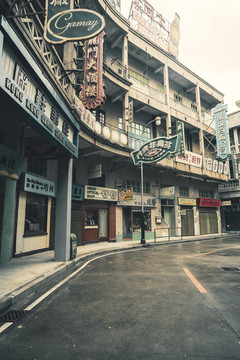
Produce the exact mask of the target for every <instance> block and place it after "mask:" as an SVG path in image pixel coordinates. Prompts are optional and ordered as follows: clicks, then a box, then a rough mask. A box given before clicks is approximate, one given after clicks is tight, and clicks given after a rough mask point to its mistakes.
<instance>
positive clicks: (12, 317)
mask: <svg viewBox="0 0 240 360" xmlns="http://www.w3.org/2000/svg"><path fill="white" fill-rule="evenodd" d="M26 313H27V311H25V310H9V311H7V312H6V313H5V314H3V315H0V322H15V321H18V320H19V319H20V318H22V317H23V316H24V315H25V314H26Z"/></svg>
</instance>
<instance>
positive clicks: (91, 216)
mask: <svg viewBox="0 0 240 360" xmlns="http://www.w3.org/2000/svg"><path fill="white" fill-rule="evenodd" d="M85 226H98V210H86V211H85Z"/></svg>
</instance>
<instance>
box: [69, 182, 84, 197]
mask: <svg viewBox="0 0 240 360" xmlns="http://www.w3.org/2000/svg"><path fill="white" fill-rule="evenodd" d="M83 198H84V187H83V186H77V185H73V186H72V200H77V201H83Z"/></svg>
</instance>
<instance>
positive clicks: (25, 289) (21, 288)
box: [0, 234, 239, 313]
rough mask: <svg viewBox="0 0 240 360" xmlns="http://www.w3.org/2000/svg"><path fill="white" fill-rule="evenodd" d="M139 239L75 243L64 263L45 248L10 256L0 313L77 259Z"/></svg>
mask: <svg viewBox="0 0 240 360" xmlns="http://www.w3.org/2000/svg"><path fill="white" fill-rule="evenodd" d="M236 236H239V235H237V234H234V235H230V234H224V235H219V234H216V235H214V234H213V235H202V236H197V237H196V236H192V237H191V236H188V237H184V238H183V239H182V240H180V238H179V237H176V238H175V239H174V238H173V239H172V238H171V241H170V242H169V241H168V239H167V238H162V239H161V241H158V242H157V243H154V241H153V240H148V241H147V242H146V243H147V244H146V245H154V246H158V245H167V244H172V243H179V242H189V241H199V240H209V239H217V238H221V237H224V238H225V237H227V238H231V237H236ZM142 247H143V246H142V245H141V243H140V241H133V240H129V241H122V242H117V243H108V242H100V243H96V244H88V245H84V246H78V248H77V256H76V258H75V259H73V260H70V261H66V262H56V261H54V251H53V250H51V251H45V252H42V253H37V254H34V255H28V256H23V257H19V258H13V259H12V260H11V261H9V262H8V263H5V264H0V313H2V312H4V311H5V310H7V309H8V308H10V307H11V306H14V305H15V304H16V303H17V302H18V301H19V300H21V299H22V298H24V297H26V296H27V295H29V294H32V293H34V292H36V291H37V290H39V289H40V288H41V287H43V286H44V285H46V284H47V283H48V282H50V281H51V280H53V279H54V278H56V277H57V276H59V275H60V274H63V273H64V272H65V271H66V270H69V269H71V268H74V267H75V266H76V265H77V264H78V263H79V262H80V261H82V262H84V261H87V260H89V258H93V257H95V256H97V255H99V254H104V253H111V252H115V251H123V250H129V249H137V248H142Z"/></svg>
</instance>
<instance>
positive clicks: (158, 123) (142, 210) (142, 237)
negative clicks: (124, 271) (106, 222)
mask: <svg viewBox="0 0 240 360" xmlns="http://www.w3.org/2000/svg"><path fill="white" fill-rule="evenodd" d="M154 121H155V124H156V125H157V126H159V125H161V118H160V116H157V117H156V118H155V119H153V120H150V121H149V122H148V123H147V124H146V125H145V126H144V128H143V130H142V133H141V137H140V147H141V145H142V136H143V134H144V131H145V129H146V127H147V126H148V125H150V124H151V123H152V122H154ZM141 244H142V245H145V244H146V239H145V218H144V201H143V162H141Z"/></svg>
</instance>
